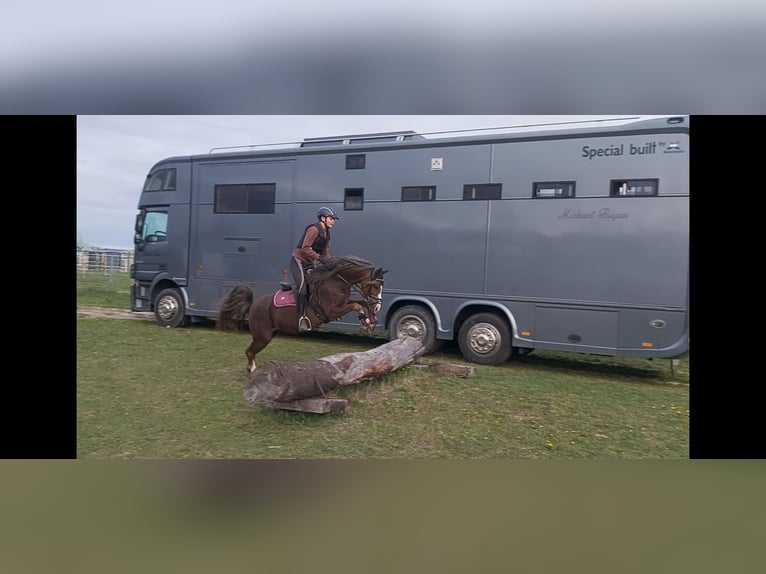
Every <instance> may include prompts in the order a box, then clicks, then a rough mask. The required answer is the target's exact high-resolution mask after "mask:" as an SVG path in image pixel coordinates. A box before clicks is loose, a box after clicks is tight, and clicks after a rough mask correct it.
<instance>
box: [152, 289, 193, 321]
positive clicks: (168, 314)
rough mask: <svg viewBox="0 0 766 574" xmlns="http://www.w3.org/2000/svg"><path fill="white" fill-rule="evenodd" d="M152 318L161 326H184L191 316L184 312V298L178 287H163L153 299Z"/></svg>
mask: <svg viewBox="0 0 766 574" xmlns="http://www.w3.org/2000/svg"><path fill="white" fill-rule="evenodd" d="M154 318H155V320H156V321H157V324H158V325H161V326H163V327H186V326H187V325H189V323H191V317H189V316H187V315H186V313H184V298H183V297H182V296H181V292H180V291H179V290H178V289H174V288H171V289H163V290H162V291H160V293H159V295H157V298H156V299H155V300H154Z"/></svg>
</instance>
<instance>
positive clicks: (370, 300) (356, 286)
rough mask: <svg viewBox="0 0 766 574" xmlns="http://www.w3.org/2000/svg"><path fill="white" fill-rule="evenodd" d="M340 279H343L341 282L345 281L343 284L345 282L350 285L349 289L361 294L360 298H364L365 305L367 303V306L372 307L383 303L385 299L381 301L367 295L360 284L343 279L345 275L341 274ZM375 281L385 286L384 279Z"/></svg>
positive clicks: (378, 298)
mask: <svg viewBox="0 0 766 574" xmlns="http://www.w3.org/2000/svg"><path fill="white" fill-rule="evenodd" d="M338 277H340V278H341V280H342V281H343V282H344V283H345V284H346V285H348V286H349V288H350V289H351V291H354V292H356V293H358V294H359V296H360V297H362V298H363V299H364V302H365V303H367V305H370V306H375V305H378V304H380V303H381V302H382V301H383V299H381V298H380V297H376V296H375V295H367V294H366V293H365V292H364V290H363V289H362V287H361V286H360V285H359V282H356V283H350V282H349V281H347V280H346V278H345V277H343V275H341V274H338ZM373 281H377V282H378V284H379V285H383V279H373Z"/></svg>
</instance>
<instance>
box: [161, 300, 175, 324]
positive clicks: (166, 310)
mask: <svg viewBox="0 0 766 574" xmlns="http://www.w3.org/2000/svg"><path fill="white" fill-rule="evenodd" d="M157 314H158V315H159V316H160V317H162V319H163V320H164V321H170V320H172V319H173V318H174V317H175V316H176V315H177V314H178V303H177V302H176V300H175V299H173V298H172V297H165V298H164V299H162V300H161V301H160V302H159V305H157Z"/></svg>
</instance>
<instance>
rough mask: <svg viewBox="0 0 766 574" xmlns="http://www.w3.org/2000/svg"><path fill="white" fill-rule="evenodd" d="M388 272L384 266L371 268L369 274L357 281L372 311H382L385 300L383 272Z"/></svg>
mask: <svg viewBox="0 0 766 574" xmlns="http://www.w3.org/2000/svg"><path fill="white" fill-rule="evenodd" d="M387 272H388V269H383V268H382V267H374V268H371V269H370V270H369V271H368V275H367V276H366V277H364V278H362V279H360V280H359V282H358V283H357V285H359V290H360V291H361V292H362V296H363V297H364V299H365V301H366V302H367V306H368V307H369V308H370V311H371V312H372V313H377V312H379V311H380V304H381V302H382V301H383V282H384V280H383V274H384V273H387Z"/></svg>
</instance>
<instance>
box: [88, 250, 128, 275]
mask: <svg viewBox="0 0 766 574" xmlns="http://www.w3.org/2000/svg"><path fill="white" fill-rule="evenodd" d="M132 264H133V250H127V249H99V248H85V249H83V248H78V249H77V272H78V273H103V274H104V275H109V274H110V273H128V272H129V271H130V266H131V265H132Z"/></svg>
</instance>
